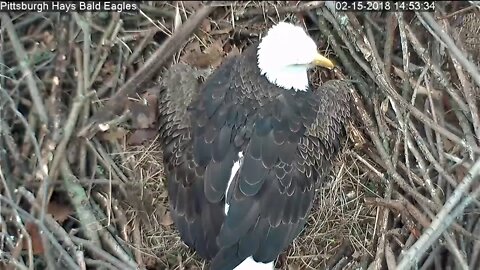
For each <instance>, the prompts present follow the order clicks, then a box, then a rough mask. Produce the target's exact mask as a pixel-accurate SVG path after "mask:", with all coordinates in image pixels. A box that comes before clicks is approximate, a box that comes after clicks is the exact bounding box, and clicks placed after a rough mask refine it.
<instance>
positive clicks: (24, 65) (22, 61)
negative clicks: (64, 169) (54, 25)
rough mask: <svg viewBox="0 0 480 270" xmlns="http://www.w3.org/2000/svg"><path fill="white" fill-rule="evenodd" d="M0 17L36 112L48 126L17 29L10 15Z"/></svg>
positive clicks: (43, 106)
mask: <svg viewBox="0 0 480 270" xmlns="http://www.w3.org/2000/svg"><path fill="white" fill-rule="evenodd" d="M0 16H1V18H2V25H3V27H5V28H6V29H7V32H8V36H9V38H10V41H11V42H12V45H13V49H14V51H15V55H16V56H17V61H18V64H19V66H20V69H21V70H22V73H23V76H24V77H25V78H26V80H27V85H28V90H29V91H30V96H31V97H32V101H33V105H34V107H35V110H36V111H37V114H38V117H39V118H40V121H42V123H43V124H45V125H46V124H48V116H47V110H46V109H45V105H44V104H43V99H42V96H41V95H40V92H39V91H38V88H37V83H36V82H35V79H34V78H33V72H32V70H31V69H30V67H29V62H28V60H29V58H28V55H27V52H26V51H25V48H24V47H23V45H22V43H21V42H20V39H18V36H17V33H16V32H15V27H14V26H13V23H12V20H11V19H10V16H8V13H5V12H2V13H1V14H0Z"/></svg>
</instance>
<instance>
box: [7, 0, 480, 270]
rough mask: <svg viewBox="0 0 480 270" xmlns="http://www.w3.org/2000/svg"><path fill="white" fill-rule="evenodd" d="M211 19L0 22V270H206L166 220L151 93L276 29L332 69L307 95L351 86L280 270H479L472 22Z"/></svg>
mask: <svg viewBox="0 0 480 270" xmlns="http://www.w3.org/2000/svg"><path fill="white" fill-rule="evenodd" d="M216 5H217V6H218V7H216V8H205V7H204V3H202V2H198V1H197V2H178V3H176V4H175V3H170V2H148V4H146V3H145V4H141V5H140V8H141V9H142V13H139V12H123V13H111V14H108V13H104V12H103V13H102V12H98V13H81V14H74V13H69V14H60V13H46V14H38V13H11V14H7V13H2V14H1V15H0V16H1V20H2V24H1V25H2V29H1V31H2V33H1V35H0V36H1V38H0V57H1V58H0V63H2V64H1V65H0V74H1V75H2V76H1V77H0V86H1V87H0V192H1V193H0V214H1V215H0V226H1V228H2V229H1V232H2V235H1V242H0V246H1V250H2V252H1V253H0V256H1V260H0V264H3V265H2V267H5V268H7V269H44V268H46V267H47V266H49V267H53V268H61V267H63V268H65V267H66V268H67V269H94V268H95V269H96V268H106V269H136V268H137V267H140V268H150V269H203V268H205V267H206V266H207V265H206V262H204V261H202V260H200V259H199V258H198V257H197V256H196V255H195V253H194V252H193V251H191V250H188V249H187V248H186V246H185V245H184V244H183V243H182V242H181V241H180V239H179V237H178V234H177V233H176V231H175V228H174V225H173V224H172V220H171V218H170V217H169V213H168V203H167V202H168V196H167V194H166V189H165V183H164V179H163V169H162V162H161V161H162V155H161V145H159V144H158V142H157V140H156V135H157V134H156V126H155V125H156V110H157V103H158V102H157V99H156V98H157V96H158V87H151V86H152V83H151V82H154V83H155V82H157V81H158V78H160V80H161V79H162V74H163V68H168V67H169V66H171V65H172V64H173V63H175V62H179V61H180V62H184V63H187V64H188V65H190V66H192V67H195V68H198V69H201V70H202V69H206V68H208V69H209V70H211V69H214V68H216V67H217V66H218V65H219V64H220V63H221V62H222V60H223V59H224V58H225V57H228V56H230V55H235V54H238V53H239V52H241V51H242V50H243V48H245V47H246V46H248V45H249V44H250V43H251V42H252V41H254V40H257V39H258V38H259V37H260V36H261V34H262V33H263V32H264V31H265V30H266V29H267V28H268V27H269V26H271V25H272V23H274V22H277V21H280V20H284V19H287V20H292V21H294V22H297V23H301V24H304V25H306V26H307V28H308V29H309V31H310V34H311V35H312V36H313V37H314V39H315V40H316V41H317V44H318V45H319V47H320V48H321V49H322V51H325V52H326V54H329V55H331V56H333V57H334V59H335V61H336V62H337V63H338V66H339V69H337V70H335V71H332V72H331V71H324V70H316V71H315V72H313V73H312V74H311V75H312V79H313V81H314V84H321V83H322V81H325V80H328V79H330V78H347V79H351V80H353V81H354V82H355V85H356V88H357V90H358V91H356V92H353V93H352V95H354V96H355V99H354V101H355V106H356V108H357V112H358V117H357V118H356V119H352V125H351V126H350V127H349V138H350V140H349V143H348V144H347V145H346V146H345V154H344V155H343V156H342V157H341V158H340V159H339V160H338V161H337V162H336V164H335V169H334V171H333V172H332V174H331V179H330V182H329V184H328V185H327V186H325V187H324V188H322V189H319V190H318V195H317V199H316V202H315V207H314V209H313V211H312V214H311V216H310V218H309V220H308V224H307V226H306V228H305V230H304V231H303V232H302V234H301V235H300V236H299V237H298V238H297V239H296V240H295V241H294V243H293V244H292V245H291V246H290V247H289V249H288V250H286V251H285V252H284V254H282V255H281V256H280V257H279V260H278V262H277V267H279V268H281V269H333V268H334V269H357V268H358V267H363V268H372V269H381V268H383V269H409V267H411V266H419V267H422V268H424V269H426V268H434V267H435V268H441V269H445V268H448V267H450V268H455V269H457V268H464V269H465V268H470V269H476V268H478V267H480V262H479V256H478V254H479V252H480V242H479V237H478V235H480V222H479V217H480V216H479V208H478V207H479V205H480V204H479V203H478V197H479V193H480V185H479V184H478V174H479V170H480V168H479V167H480V165H479V164H480V162H478V157H479V153H480V147H479V143H480V142H479V139H478V138H480V120H479V118H478V108H477V107H478V100H477V98H476V97H477V96H478V94H477V93H478V89H480V75H479V68H478V63H479V62H478V60H479V58H478V57H479V55H478V51H480V49H479V48H480V45H479V44H480V43H479V41H480V38H479V36H478V31H477V30H478V29H479V28H480V22H479V20H478V18H479V16H478V14H479V11H480V9H479V8H478V7H476V6H474V5H470V4H469V3H456V2H451V3H448V2H437V3H436V12H434V13H386V12H384V13H340V12H336V11H335V10H334V8H333V6H330V3H326V4H324V3H323V2H306V3H303V2H302V3H289V2H248V3H241V2H239V3H233V2H232V3H230V2H229V3H217V4H216ZM207 16H208V17H207ZM459 22H460V23H459ZM172 33H173V34H172ZM172 56H173V57H172ZM172 59H173V61H172Z"/></svg>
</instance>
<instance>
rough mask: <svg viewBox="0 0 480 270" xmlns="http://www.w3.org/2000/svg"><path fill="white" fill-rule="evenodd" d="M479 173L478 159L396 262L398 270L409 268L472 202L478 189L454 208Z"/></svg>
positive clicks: (479, 163) (479, 162) (479, 164)
mask: <svg viewBox="0 0 480 270" xmlns="http://www.w3.org/2000/svg"><path fill="white" fill-rule="evenodd" d="M479 174H480V159H479V160H477V162H475V164H474V165H473V166H472V168H471V169H470V171H469V172H468V175H467V176H465V178H463V180H462V183H461V184H459V185H458V186H457V188H456V189H455V191H454V192H453V194H452V195H451V196H450V198H449V199H448V200H447V202H446V203H445V205H444V206H443V208H442V209H441V210H440V212H439V213H438V214H437V216H436V218H435V219H434V220H433V222H432V223H431V225H430V227H429V228H428V229H427V230H426V231H425V232H424V233H423V234H422V236H421V237H420V238H419V239H418V241H417V242H416V243H415V244H414V245H413V246H412V247H411V248H409V249H408V250H407V251H406V252H405V253H404V255H403V257H402V259H401V261H400V262H399V264H398V268H397V269H400V270H403V269H411V267H412V266H413V265H415V264H416V262H418V260H419V259H420V258H419V255H420V254H424V253H425V252H426V251H427V250H428V249H429V248H430V246H431V245H432V244H433V243H434V242H435V241H436V240H437V239H438V237H439V236H440V235H441V234H442V233H443V232H444V231H445V230H446V229H447V228H448V226H450V224H452V222H453V220H454V219H455V218H456V217H457V216H458V215H460V214H461V213H463V209H464V208H465V207H466V206H467V205H468V204H470V203H471V202H472V200H473V199H474V198H475V197H476V196H477V194H475V193H478V191H479V190H477V191H476V192H475V193H474V194H472V195H470V196H467V197H466V198H465V199H464V200H463V201H462V202H461V203H460V205H458V206H457V208H455V210H454V211H452V209H454V207H455V206H456V205H457V203H458V202H459V201H460V200H461V199H462V197H463V196H465V193H466V191H467V190H468V189H469V188H470V186H471V185H472V184H473V182H474V181H475V180H478V176H479Z"/></svg>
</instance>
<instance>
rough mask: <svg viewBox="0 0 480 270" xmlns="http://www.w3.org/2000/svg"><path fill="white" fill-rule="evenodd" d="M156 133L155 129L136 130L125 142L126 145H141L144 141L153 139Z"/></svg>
mask: <svg viewBox="0 0 480 270" xmlns="http://www.w3.org/2000/svg"><path fill="white" fill-rule="evenodd" d="M157 134H158V131H157V130H156V129H137V130H135V131H134V132H133V133H132V134H131V135H130V136H129V137H128V140H127V144H128V145H141V144H143V143H144V142H146V141H150V140H153V139H155V137H156V136H157Z"/></svg>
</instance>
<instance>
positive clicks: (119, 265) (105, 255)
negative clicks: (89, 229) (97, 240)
mask: <svg viewBox="0 0 480 270" xmlns="http://www.w3.org/2000/svg"><path fill="white" fill-rule="evenodd" d="M72 240H73V242H75V243H77V245H82V246H84V247H85V248H87V249H89V250H90V251H91V252H93V253H95V254H96V255H98V257H100V258H102V259H103V260H105V261H107V262H108V263H111V264H112V265H114V266H115V267H116V268H117V269H124V270H129V269H132V270H137V268H136V266H135V265H130V264H126V263H124V262H122V261H120V260H119V259H117V258H115V257H113V256H112V255H111V254H109V253H108V252H105V251H104V250H102V249H101V248H100V246H97V245H95V244H93V243H92V242H90V241H88V240H85V239H82V238H78V237H76V236H72Z"/></svg>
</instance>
